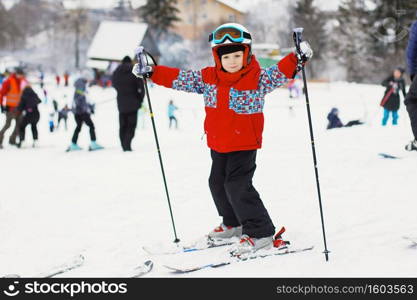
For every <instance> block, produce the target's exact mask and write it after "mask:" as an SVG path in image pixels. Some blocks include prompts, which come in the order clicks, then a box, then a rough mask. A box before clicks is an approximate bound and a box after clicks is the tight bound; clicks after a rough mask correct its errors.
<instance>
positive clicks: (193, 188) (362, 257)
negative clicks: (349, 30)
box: [0, 77, 417, 277]
mask: <svg viewBox="0 0 417 300" xmlns="http://www.w3.org/2000/svg"><path fill="white" fill-rule="evenodd" d="M52 81H53V79H52V77H50V78H47V83H46V87H47V89H48V92H49V93H48V95H49V103H50V101H51V99H52V98H53V97H54V98H56V99H57V101H58V102H59V103H60V104H61V105H63V104H64V103H65V102H68V101H69V99H71V98H72V93H73V89H72V88H63V87H61V88H56V87H55V86H54V83H53V82H52ZM35 87H36V89H37V91H38V92H39V91H40V90H39V88H38V86H36V85H35ZM309 94H310V98H311V99H310V103H311V111H312V117H313V126H314V134H315V145H316V150H317V158H318V170H319V175H320V185H321V191H322V201H323V210H324V218H325V225H326V234H327V245H328V249H329V250H330V251H331V253H330V260H329V262H326V261H325V259H324V255H323V253H322V252H323V250H324V247H323V239H322V231H321V222H320V212H319V203H318V199H317V192H316V182H315V177H314V168H313V162H312V154H311V144H310V137H309V130H308V123H307V115H306V109H305V104H304V100H303V99H300V100H295V101H294V108H293V110H292V111H290V110H289V104H290V102H289V99H288V91H287V90H286V89H279V90H277V91H275V92H274V93H272V94H270V95H269V96H268V97H267V98H266V106H265V120H266V121H265V131H264V145H263V148H262V149H261V150H260V151H259V152H258V160H257V165H258V168H257V171H256V173H255V178H254V185H255V187H256V188H257V190H258V191H259V192H260V194H261V197H262V199H263V201H264V204H265V205H266V207H267V208H268V210H269V213H270V215H271V217H272V219H273V220H274V223H275V225H276V227H277V230H279V228H280V227H281V226H285V227H286V228H287V232H286V233H285V234H284V237H285V238H286V239H288V240H290V241H291V242H292V245H293V246H294V247H296V248H299V247H308V246H311V245H314V246H315V248H314V250H313V251H308V252H305V253H300V254H294V255H288V256H279V257H272V258H271V257H270V258H265V259H260V260H254V261H248V262H243V263H239V264H233V265H230V266H225V267H222V268H217V269H205V270H201V271H198V272H194V273H189V274H186V275H176V274H172V273H169V271H168V270H167V269H165V268H164V267H163V266H162V265H163V264H164V263H166V262H167V261H168V262H169V261H172V260H174V261H177V262H178V261H179V262H181V261H184V263H191V262H192V261H201V260H207V259H209V260H212V259H217V257H220V256H221V255H222V253H223V251H224V250H223V249H222V248H218V249H213V250H212V251H211V250H210V251H208V252H207V253H204V252H200V253H197V252H196V253H193V254H185V255H178V256H177V257H175V258H171V257H169V256H153V257H152V256H151V259H152V260H153V261H154V262H155V266H154V270H153V271H152V272H151V273H149V274H148V275H146V276H147V277H187V276H188V277H414V276H415V275H416V269H417V260H416V255H417V252H416V249H411V248H409V247H408V246H409V245H410V242H409V241H406V240H405V239H403V236H412V237H415V236H416V235H417V224H416V208H417V204H416V201H415V197H414V196H413V195H414V191H415V178H414V176H413V174H415V165H416V160H417V153H408V152H406V151H404V150H403V148H404V145H405V144H406V143H407V142H408V141H409V140H410V139H411V130H410V127H409V121H408V116H407V113H406V111H405V109H404V106H402V107H401V109H400V112H399V115H400V120H399V125H398V126H397V127H393V126H391V125H389V126H387V127H385V128H383V127H381V126H380V119H381V117H382V111H381V108H380V107H379V105H378V103H379V101H380V98H381V96H382V94H383V88H382V87H380V86H373V85H359V84H349V83H344V82H335V83H311V84H309ZM39 95H42V93H40V92H39ZM150 95H151V97H152V105H153V109H154V113H155V120H156V125H157V130H158V136H159V142H160V148H161V153H162V157H163V161H164V167H165V172H166V177H167V180H168V188H169V193H170V199H171V205H172V210H173V215H174V219H175V224H176V230H177V233H178V237H179V238H180V239H181V241H183V242H187V241H193V240H195V239H198V238H200V237H201V236H203V235H204V234H206V233H207V232H208V231H209V230H210V229H212V228H213V227H214V226H217V225H218V224H219V223H220V221H221V220H220V218H219V217H218V216H217V213H216V210H215V207H214V204H213V201H212V199H211V196H210V191H209V188H208V184H207V179H208V174H209V170H210V163H211V161H210V156H209V150H208V148H207V146H206V144H205V140H204V139H202V136H203V118H204V107H203V100H202V97H201V96H198V95H193V94H186V93H182V92H176V91H172V90H169V89H165V88H162V87H153V88H151V89H150ZM64 96H66V98H65V97H64ZM89 96H90V98H91V100H94V101H96V103H97V109H96V114H95V115H94V116H93V119H94V122H95V125H96V129H97V137H98V142H99V143H100V144H103V145H104V146H105V147H106V149H105V150H102V151H97V152H88V151H80V152H74V153H66V152H65V151H64V150H65V148H66V147H67V146H68V144H69V143H70V139H71V134H72V132H73V129H74V122H73V119H72V116H70V118H69V129H68V131H65V130H64V128H63V126H62V124H61V128H60V129H59V130H58V131H56V132H54V133H49V132H48V113H49V112H50V111H51V109H52V107H51V105H50V104H49V103H48V104H41V105H40V109H41V114H42V116H41V120H40V123H39V126H38V127H39V130H40V141H39V148H36V149H32V148H31V147H30V144H31V133H30V130H29V129H28V131H27V144H26V146H25V147H24V148H23V149H20V150H18V149H16V148H14V147H12V146H9V145H8V144H7V136H6V138H5V142H6V143H5V144H4V146H5V148H4V149H3V150H1V154H0V155H1V156H0V166H1V173H0V181H1V182H2V190H1V197H0V240H1V247H0V277H1V276H3V275H4V274H20V275H21V276H36V274H39V273H43V272H45V271H47V269H48V268H50V267H53V266H56V265H60V264H62V263H63V262H65V261H66V260H69V259H71V258H72V257H74V256H76V255H78V254H83V255H84V256H85V258H86V261H85V263H84V265H83V266H82V267H80V268H78V269H75V270H72V271H70V272H68V273H66V274H63V275H59V276H66V277H125V276H128V275H127V274H130V271H131V270H132V269H133V268H134V267H135V266H136V265H137V264H139V263H140V262H142V261H144V260H146V259H148V258H149V255H148V254H146V253H145V252H144V251H143V250H142V247H143V246H147V245H155V244H165V245H170V244H172V241H173V240H174V235H173V230H172V225H171V220H170V215H169V211H168V204H167V200H166V195H165V191H164V187H163V182H162V176H161V172H160V167H159V161H158V155H157V151H156V147H155V141H154V136H153V131H152V127H151V123H150V119H149V116H146V120H145V128H142V127H141V121H140V122H139V128H138V129H137V131H136V137H135V139H134V142H133V149H134V150H135V151H134V152H132V153H123V152H122V151H121V149H120V146H119V142H118V113H117V109H116V104H115V100H114V97H115V92H114V90H113V89H111V88H109V89H102V88H99V87H92V88H91V89H90V93H89ZM171 98H172V99H173V100H174V103H175V104H176V105H177V106H178V107H179V108H180V110H179V111H178V119H179V126H180V129H179V130H177V131H176V130H169V129H168V118H167V111H166V109H167V105H168V101H169V99H171ZM333 106H337V107H338V108H339V111H340V116H341V118H342V121H344V122H347V121H349V120H351V119H356V118H365V119H366V120H367V123H366V125H363V126H357V127H351V128H341V129H334V130H330V131H327V130H325V126H326V118H325V117H326V114H327V113H328V111H329V110H330V109H331V108H332V107H333ZM0 118H1V119H0V124H3V122H4V115H1V117H0ZM7 134H10V130H9V132H8V133H7ZM88 141H89V138H88V130H87V129H86V128H85V127H84V128H83V130H82V132H81V134H80V138H79V144H80V146H81V147H83V148H84V149H85V148H87V146H88ZM380 152H385V153H389V154H393V155H398V156H401V157H402V159H397V160H390V159H383V158H381V157H379V156H378V153H380Z"/></svg>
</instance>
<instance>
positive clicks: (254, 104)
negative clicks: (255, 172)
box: [151, 53, 297, 153]
mask: <svg viewBox="0 0 417 300" xmlns="http://www.w3.org/2000/svg"><path fill="white" fill-rule="evenodd" d="M213 55H214V58H215V61H216V66H215V67H207V68H204V69H202V70H200V71H185V70H180V69H177V68H171V67H166V66H156V67H155V68H154V72H153V74H152V76H151V79H152V81H153V82H154V83H156V84H159V85H163V86H165V87H168V88H172V89H176V90H179V91H185V92H191V93H197V94H203V97H204V103H205V110H206V118H205V121H204V131H205V133H206V134H207V144H208V147H209V148H210V149H213V150H215V151H217V152H222V153H226V152H233V151H241V150H254V149H259V148H261V146H262V132H263V128H264V115H263V113H262V111H263V107H264V99H265V95H266V94H267V93H270V92H272V91H273V90H274V89H276V88H278V87H280V86H281V85H283V84H285V83H286V82H287V81H288V79H289V78H293V77H294V76H295V73H296V67H297V58H296V56H295V54H293V53H291V54H289V55H287V56H286V57H284V58H283V59H282V60H281V61H280V62H278V64H276V65H274V66H272V67H269V68H267V69H261V68H260V66H259V63H258V61H257V60H256V58H255V56H254V55H252V56H251V59H250V62H249V63H248V64H247V65H246V66H245V67H244V68H243V69H242V70H240V71H239V72H236V73H228V72H225V71H223V70H222V68H221V64H220V61H219V59H218V57H217V55H216V54H215V53H213Z"/></svg>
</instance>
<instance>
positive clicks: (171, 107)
mask: <svg viewBox="0 0 417 300" xmlns="http://www.w3.org/2000/svg"><path fill="white" fill-rule="evenodd" d="M177 109H178V107H177V106H175V105H174V101H172V100H170V101H169V104H168V118H169V129H171V125H172V123H173V122H175V129H178V121H177V118H176V117H175V111H176V110H177Z"/></svg>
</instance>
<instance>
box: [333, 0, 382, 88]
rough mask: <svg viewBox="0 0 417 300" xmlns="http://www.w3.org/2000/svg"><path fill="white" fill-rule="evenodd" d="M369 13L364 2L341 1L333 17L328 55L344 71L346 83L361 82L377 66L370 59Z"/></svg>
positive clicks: (367, 77)
mask: <svg viewBox="0 0 417 300" xmlns="http://www.w3.org/2000/svg"><path fill="white" fill-rule="evenodd" d="M369 14H370V12H369V9H368V8H367V6H366V5H365V1H364V0H344V1H343V2H342V3H341V4H340V6H339V8H338V11H337V14H336V24H335V26H334V30H333V32H332V35H331V36H332V37H333V39H332V46H333V49H332V52H331V53H332V54H333V56H334V57H335V58H336V59H337V60H338V62H339V63H340V64H342V65H343V66H344V67H345V68H346V79H347V80H348V81H355V82H363V81H365V80H367V79H368V80H369V78H370V77H371V76H372V75H373V73H374V71H373V68H374V66H376V65H379V64H380V63H381V60H380V58H378V57H374V56H373V54H372V51H370V49H371V48H372V45H373V43H374V41H373V38H372V35H371V33H370V30H371V28H370V26H369V20H368V19H369Z"/></svg>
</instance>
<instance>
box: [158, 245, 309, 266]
mask: <svg viewBox="0 0 417 300" xmlns="http://www.w3.org/2000/svg"><path fill="white" fill-rule="evenodd" d="M313 248H314V246H311V247H307V248H299V249H293V250H291V249H288V248H286V249H276V250H275V251H272V252H271V251H267V252H262V253H253V254H250V255H248V256H245V257H229V258H226V259H223V260H219V261H217V262H213V263H209V264H201V265H195V266H189V267H181V266H171V265H164V267H165V268H167V269H168V270H170V271H171V272H172V273H191V272H195V271H199V270H203V269H208V268H219V267H223V266H227V265H230V264H233V263H238V262H243V261H248V260H253V259H258V258H265V257H271V256H279V255H287V254H295V253H301V252H306V251H309V250H313Z"/></svg>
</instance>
